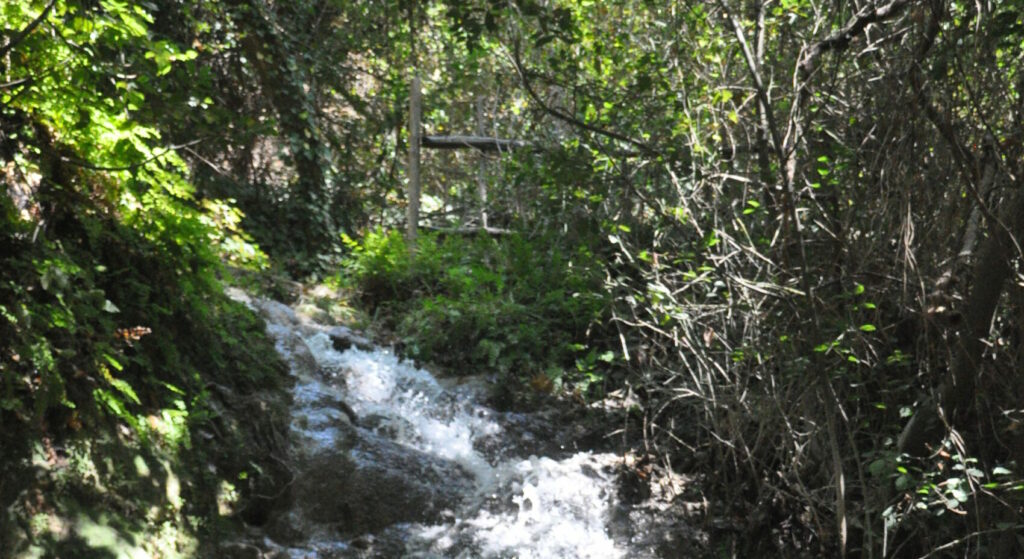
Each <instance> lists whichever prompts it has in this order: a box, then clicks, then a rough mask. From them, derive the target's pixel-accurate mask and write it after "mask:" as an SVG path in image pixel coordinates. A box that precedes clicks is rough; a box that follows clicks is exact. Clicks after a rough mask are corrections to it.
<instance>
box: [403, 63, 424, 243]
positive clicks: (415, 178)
mask: <svg viewBox="0 0 1024 559" xmlns="http://www.w3.org/2000/svg"><path fill="white" fill-rule="evenodd" d="M420 113H421V107H420V76H419V74H416V75H415V76H413V78H412V88H411V90H410V91H409V168H408V179H409V183H408V185H407V187H406V191H405V192H406V194H405V196H406V201H407V202H408V207H407V208H406V217H405V219H406V232H405V236H406V239H407V240H408V242H409V246H410V247H412V246H415V244H416V232H417V229H418V228H419V222H420V136H421V132H420Z"/></svg>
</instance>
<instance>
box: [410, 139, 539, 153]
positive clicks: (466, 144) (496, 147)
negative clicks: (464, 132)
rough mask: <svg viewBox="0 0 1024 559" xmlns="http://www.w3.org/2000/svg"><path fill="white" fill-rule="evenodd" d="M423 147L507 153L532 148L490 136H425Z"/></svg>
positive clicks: (528, 143) (521, 141)
mask: <svg viewBox="0 0 1024 559" xmlns="http://www.w3.org/2000/svg"><path fill="white" fill-rule="evenodd" d="M423 147H425V148H430V149H478V150H480V151H488V152H490V151H494V152H499V153H501V152H506V151H512V150H514V149H520V148H525V147H530V142H525V141H523V140H506V139H502V138H491V137H488V136H423Z"/></svg>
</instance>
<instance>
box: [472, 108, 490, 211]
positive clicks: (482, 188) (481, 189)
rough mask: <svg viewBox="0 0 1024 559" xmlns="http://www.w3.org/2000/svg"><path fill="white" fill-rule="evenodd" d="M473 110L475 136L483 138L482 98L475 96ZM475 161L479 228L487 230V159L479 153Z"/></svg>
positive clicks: (484, 130)
mask: <svg viewBox="0 0 1024 559" xmlns="http://www.w3.org/2000/svg"><path fill="white" fill-rule="evenodd" d="M473 109H474V112H475V113H476V114H475V116H476V134H477V136H483V135H484V132H486V128H485V125H484V98H483V96H481V95H477V97H476V102H475V103H474V107H473ZM477 159H478V160H479V161H477V163H476V200H477V203H478V204H480V226H481V227H483V228H484V229H487V158H486V157H484V154H483V153H482V152H481V153H480V154H479V155H477Z"/></svg>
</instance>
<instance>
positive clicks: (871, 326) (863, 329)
mask: <svg viewBox="0 0 1024 559" xmlns="http://www.w3.org/2000/svg"><path fill="white" fill-rule="evenodd" d="M875 330H877V328H875V325H874V324H861V326H860V331H861V332H874V331H875Z"/></svg>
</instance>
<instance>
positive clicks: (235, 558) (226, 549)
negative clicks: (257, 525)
mask: <svg viewBox="0 0 1024 559" xmlns="http://www.w3.org/2000/svg"><path fill="white" fill-rule="evenodd" d="M218 551H219V554H218V557H221V558H222V559H264V557H265V556H264V555H263V551H262V550H260V548H258V547H256V546H255V545H252V544H248V543H241V542H229V543H224V544H221V545H220V549H219V550H218Z"/></svg>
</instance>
